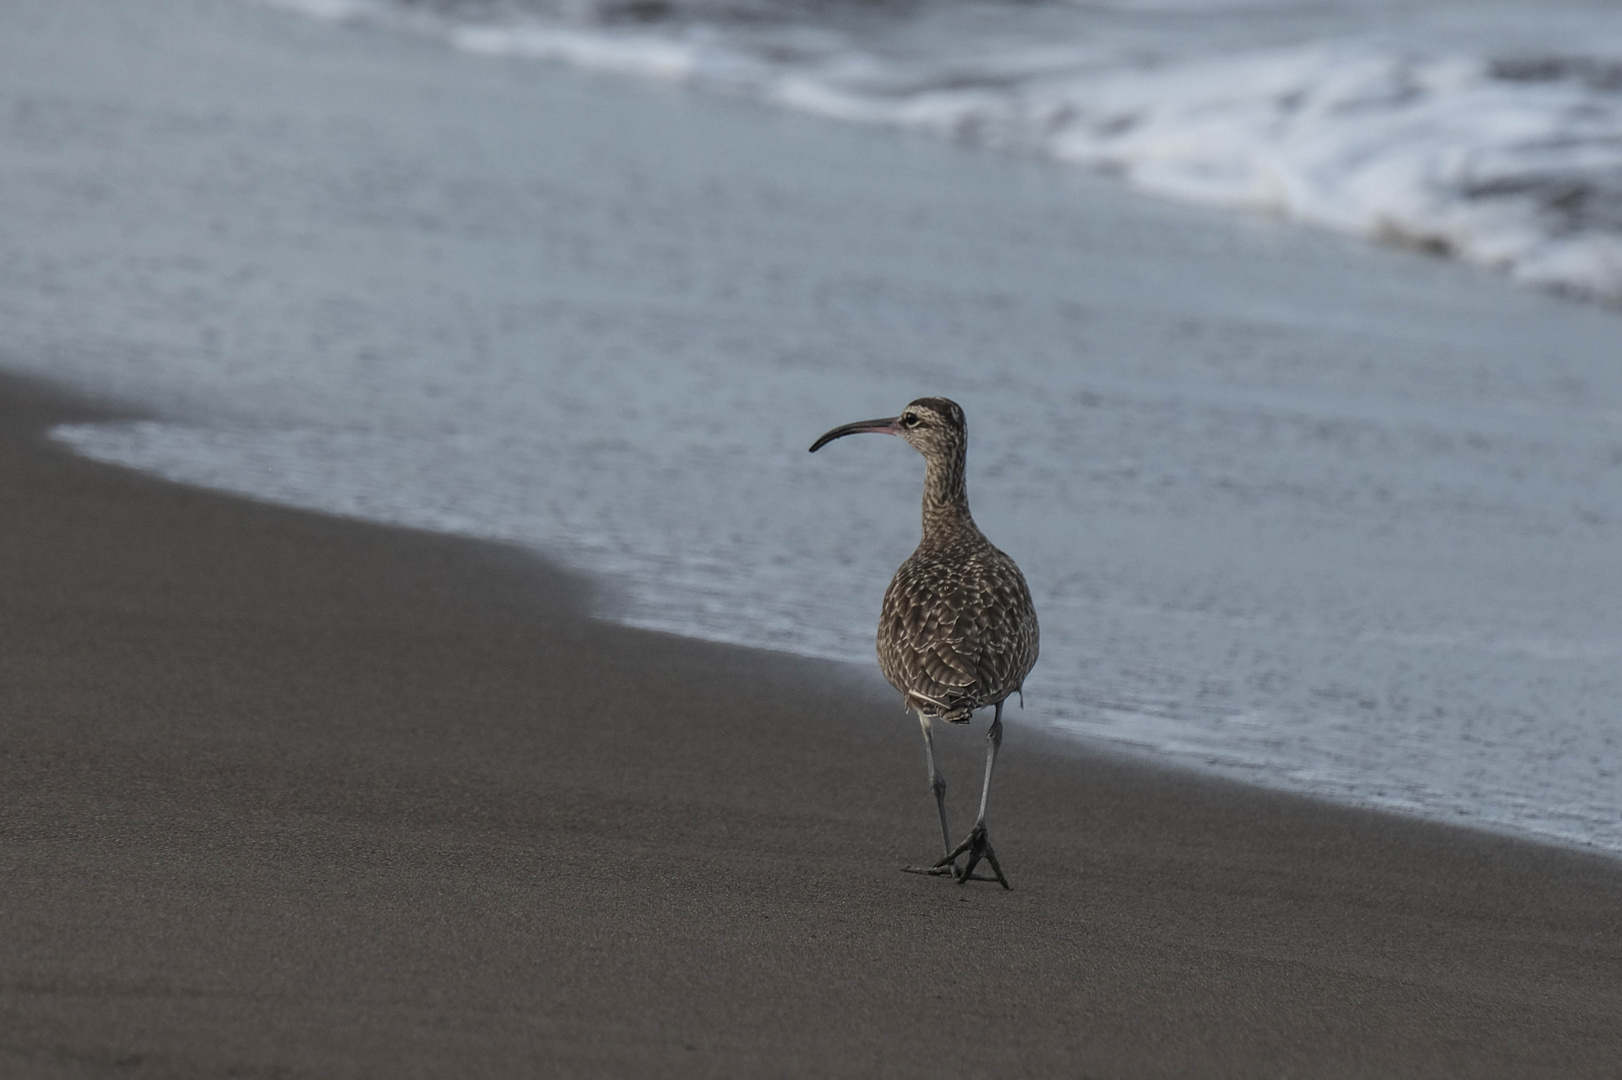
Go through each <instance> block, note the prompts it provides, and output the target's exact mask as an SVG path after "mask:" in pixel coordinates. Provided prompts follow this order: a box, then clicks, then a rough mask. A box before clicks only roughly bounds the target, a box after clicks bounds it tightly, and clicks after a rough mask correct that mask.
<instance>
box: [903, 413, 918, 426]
mask: <svg viewBox="0 0 1622 1080" xmlns="http://www.w3.org/2000/svg"><path fill="white" fill-rule="evenodd" d="M901 426H902V427H917V426H918V414H917V413H908V414H907V415H905V416H903V417H902V418H901Z"/></svg>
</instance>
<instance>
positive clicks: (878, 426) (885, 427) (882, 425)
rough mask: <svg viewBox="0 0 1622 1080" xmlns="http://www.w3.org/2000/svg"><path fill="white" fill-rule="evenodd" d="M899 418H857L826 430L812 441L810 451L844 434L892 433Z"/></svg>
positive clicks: (840, 437) (815, 450)
mask: <svg viewBox="0 0 1622 1080" xmlns="http://www.w3.org/2000/svg"><path fill="white" fill-rule="evenodd" d="M899 419H900V417H898V416H886V417H885V418H884V419H882V420H858V421H856V422H855V423H854V424H846V425H845V426H844V427H836V428H834V429H833V430H832V431H830V432H828V434H826V435H824V436H823V437H822V438H820V439H818V440H817V441H816V442H814V443H812V444H811V452H812V453H813V454H814V453H816V452H817V451H818V450H821V449H822V448H823V447H824V446H827V445H828V444H829V443H831V442H833V441H834V440H835V439H843V438H844V437H845V436H846V435H860V434H862V433H864V432H872V433H874V434H875V435H894V434H895V423H896V421H897V420H899Z"/></svg>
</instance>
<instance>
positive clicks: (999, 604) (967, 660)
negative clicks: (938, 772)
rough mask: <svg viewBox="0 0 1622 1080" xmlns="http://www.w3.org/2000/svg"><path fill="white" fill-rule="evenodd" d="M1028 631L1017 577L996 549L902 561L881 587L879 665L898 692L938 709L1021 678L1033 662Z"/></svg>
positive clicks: (989, 697)
mask: <svg viewBox="0 0 1622 1080" xmlns="http://www.w3.org/2000/svg"><path fill="white" fill-rule="evenodd" d="M991 560H995V563H994V564H993V563H992V562H991ZM920 563H922V561H921V560H920ZM1004 563H1006V564H1007V565H1003V564H1004ZM1035 632H1036V617H1035V613H1034V611H1032V608H1031V601H1030V595H1029V593H1028V591H1027V590H1026V588H1025V582H1024V578H1023V577H1022V576H1020V574H1019V571H1018V569H1017V568H1016V567H1014V566H1013V565H1012V562H1011V560H1008V558H1007V556H1005V555H1002V554H1001V552H997V551H996V550H995V549H991V551H990V552H988V553H987V554H986V555H984V556H983V557H970V558H969V559H966V560H963V561H960V562H947V561H941V562H931V563H922V564H919V563H913V562H912V561H910V560H909V563H908V564H904V565H903V566H902V568H901V570H900V571H899V572H897V574H896V577H895V580H894V581H892V582H891V583H890V588H889V590H888V591H887V592H886V593H885V597H884V615H883V618H882V619H881V620H880V626H879V664H880V667H881V669H882V670H883V671H884V675H885V678H887V679H889V681H890V683H891V685H893V686H895V687H896V688H897V689H898V690H900V691H901V692H902V693H904V694H912V695H917V696H919V697H921V698H923V699H925V700H926V701H929V702H932V703H934V704H936V705H938V706H940V707H942V709H943V711H950V710H955V709H956V708H958V707H960V706H963V705H967V706H968V707H969V708H971V709H972V708H975V707H977V706H979V705H980V704H982V703H984V702H988V701H993V700H1001V699H1002V698H1003V697H1006V696H1007V695H1008V694H1009V693H1011V692H1012V691H1013V690H1015V689H1016V688H1017V687H1018V685H1019V684H1020V683H1021V682H1023V681H1024V677H1025V675H1026V674H1027V673H1028V672H1029V671H1030V667H1031V664H1033V663H1034V662H1035V645H1036V641H1035Z"/></svg>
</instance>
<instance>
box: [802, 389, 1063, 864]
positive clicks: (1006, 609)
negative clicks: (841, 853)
mask: <svg viewBox="0 0 1622 1080" xmlns="http://www.w3.org/2000/svg"><path fill="white" fill-rule="evenodd" d="M863 432H871V433H875V434H881V435H899V436H901V437H902V438H903V439H905V440H907V442H908V443H910V444H911V445H912V448H913V449H914V450H917V451H918V452H919V453H920V454H922V455H923V456H924V462H925V464H926V470H925V474H924V535H923V539H922V540H921V541H919V543H918V550H916V551H914V552H913V553H912V557H911V558H909V559H908V560H907V561H906V562H904V563H902V564H901V569H899V570H897V571H896V573H895V577H894V579H892V580H891V582H890V587H889V588H888V589H886V590H885V592H884V609H883V612H882V613H881V614H880V616H879V634H878V650H879V670H880V671H882V672H884V677H885V678H886V679H888V680H889V681H890V685H891V686H893V687H895V688H896V689H897V690H899V691H901V696H902V707H903V708H904V709H905V710H906V711H908V712H915V713H917V714H918V723H919V726H921V727H922V728H923V731H924V755H925V758H926V759H927V761H928V763H929V787H930V790H932V791H933V792H934V793H935V806H936V809H938V810H939V811H940V817H941V847H942V849H943V850H944V851H945V854H944V855H942V856H941V858H940V859H939V860H938V861H937V862H936V863H935V864H934V865H933V866H928V867H911V866H909V867H906V869H907V870H908V871H909V872H912V873H919V874H951V875H953V876H954V877H955V878H956V879H957V881H958V883H959V884H962V883H963V882H966V881H968V880H970V879H971V878H973V877H974V868H975V867H976V866H977V865H978V864H979V862H980V860H981V858H982V857H983V858H984V859H985V860H986V862H987V863H989V864H990V866H991V870H992V872H993V873H994V874H996V875H997V877H996V881H997V882H998V883H999V884H1001V885H1002V887H1003V888H1005V889H1006V888H1009V884H1008V879H1007V878H1005V877H1004V876H1003V872H1002V867H1001V866H999V865H997V855H996V853H995V852H994V851H993V850H992V848H991V840H990V838H989V837H988V835H987V833H986V801H987V800H988V799H989V798H990V795H991V771H992V769H993V768H995V767H996V764H997V750H998V748H999V747H1001V746H1002V707H1003V702H1004V701H1006V700H1007V699H1008V698H1009V697H1010V696H1012V695H1014V694H1019V695H1020V701H1021V702H1023V701H1024V700H1025V696H1024V686H1025V676H1027V675H1029V674H1030V673H1031V668H1032V667H1034V666H1035V665H1036V653H1037V628H1036V609H1035V608H1034V607H1033V606H1032V605H1031V591H1030V589H1028V588H1027V587H1026V585H1025V576H1024V575H1023V574H1021V573H1020V572H1019V567H1018V566H1015V565H1014V560H1013V559H1010V558H1009V557H1008V556H1007V555H1004V554H1003V553H1002V552H1001V551H998V550H997V549H996V548H995V547H993V546H992V544H991V541H990V540H987V539H986V538H985V534H983V533H982V532H981V531H980V529H979V527H978V526H976V525H975V523H974V518H972V517H971V516H969V495H968V490H967V488H966V487H965V486H964V477H963V465H964V460H965V456H966V454H967V452H968V446H969V434H968V425H967V423H966V422H965V421H964V418H963V410H962V409H961V408H960V407H959V406H958V404H957V402H955V401H949V400H947V399H946V398H939V397H925V398H919V399H918V400H917V401H914V402H913V403H912V404H910V405H908V406H907V407H906V409H904V410H903V411H902V413H901V415H900V416H891V417H887V418H885V419H882V420H861V421H858V422H856V423H854V424H846V425H844V426H843V427H836V428H834V429H833V430H832V431H830V432H828V433H827V434H826V435H824V436H823V437H822V438H820V439H818V440H817V441H816V442H814V443H812V444H811V452H812V453H813V454H814V453H816V452H817V451H818V450H820V449H822V447H824V446H826V445H827V444H828V443H830V442H832V441H833V440H835V439H841V438H844V437H845V436H846V435H856V434H860V433H863ZM986 705H991V706H994V707H995V708H996V710H997V711H996V714H995V716H994V717H993V718H992V721H991V728H990V730H988V731H987V732H986V778H985V783H984V785H983V786H982V787H981V789H980V816H979V818H978V819H977V820H976V821H975V823H974V828H973V829H972V830H970V832H969V835H968V838H967V839H965V840H964V841H963V842H962V843H961V844H958V845H957V846H956V847H953V846H952V833H951V830H950V828H949V827H948V826H947V824H946V778H945V777H943V776H942V775H941V771H940V769H939V768H938V767H937V766H936V764H935V737H934V733H933V731H932V730H931V724H932V723H933V722H934V721H936V720H945V721H947V722H948V723H953V724H966V723H968V722H969V718H970V717H971V716H972V715H973V714H974V711H975V710H976V709H979V708H982V707H984V706H986ZM960 855H966V856H967V857H968V858H967V862H966V863H965V865H964V866H963V868H962V870H959V869H958V868H957V859H958V856H960ZM975 880H979V881H990V880H992V879H991V878H975Z"/></svg>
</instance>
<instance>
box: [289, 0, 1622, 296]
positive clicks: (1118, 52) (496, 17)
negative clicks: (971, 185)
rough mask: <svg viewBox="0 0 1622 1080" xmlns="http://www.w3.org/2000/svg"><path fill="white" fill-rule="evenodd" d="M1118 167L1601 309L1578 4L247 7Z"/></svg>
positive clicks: (1599, 103)
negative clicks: (1442, 258)
mask: <svg viewBox="0 0 1622 1080" xmlns="http://www.w3.org/2000/svg"><path fill="white" fill-rule="evenodd" d="M265 2H270V3H274V4H277V5H281V6H288V7H292V8H295V9H298V10H302V11H305V12H308V13H311V14H315V15H319V16H321V17H323V18H328V19H334V20H343V21H350V22H363V23H370V24H376V25H381V26H388V27H393V28H397V29H406V30H411V31H414V32H418V33H424V34H428V35H432V36H435V37H438V38H440V39H442V40H444V41H447V42H449V43H451V44H453V45H455V46H457V47H459V48H462V49H467V50H469V51H472V52H477V53H483V54H488V55H492V56H522V57H532V58H537V59H545V60H557V61H564V62H567V63H571V64H575V65H578V66H581V67H586V68H592V69H597V70H603V71H611V72H617V73H623V74H631V75H639V76H645V77H651V78H656V79H664V80H675V81H679V82H684V83H690V84H693V85H697V86H701V87H704V88H706V89H709V90H714V91H721V92H726V93H732V94H739V95H744V96H748V97H752V98H755V99H758V100H761V101H766V102H770V103H772V104H775V105H780V106H785V107H788V108H792V109H798V110H802V111H806V112H810V113H814V114H817V115H820V116H827V117H835V118H839V119H843V120H852V121H858V122H863V123H870V124H881V125H889V126H894V127H902V128H912V129H921V130H926V131H930V132H935V133H939V134H942V135H945V136H948V137H951V138H955V139H958V140H962V141H966V142H970V143H974V144H976V145H982V146H987V147H992V148H996V149H1001V150H1005V151H1013V152H1018V153H1027V154H1035V155H1041V156H1043V157H1047V158H1050V159H1053V160H1057V161H1062V162H1066V163H1070V164H1074V165H1078V166H1082V167H1086V168H1090V169H1094V170H1102V171H1107V172H1110V173H1112V174H1116V175H1119V176H1120V177H1121V178H1122V179H1124V180H1125V181H1127V182H1129V183H1131V184H1133V185H1135V186H1137V187H1139V188H1141V189H1143V190H1146V191H1150V192H1153V193H1156V194H1159V195H1164V196H1170V197H1173V198H1177V199H1183V200H1188V201H1194V202H1200V203H1205V204H1209V205H1215V206H1224V207H1233V208H1242V209H1247V210H1250V211H1252V212H1262V213H1269V214H1276V215H1279V216H1282V217H1286V218H1290V219H1294V220H1298V221H1302V222H1306V223H1310V224H1312V225H1315V226H1319V227H1323V228H1328V229H1333V230H1336V231H1340V232H1346V233H1351V234H1354V235H1359V236H1363V237H1367V238H1370V239H1374V240H1379V241H1384V242H1394V243H1401V244H1409V245H1413V246H1416V247H1419V248H1422V249H1424V250H1427V251H1432V252H1436V253H1440V254H1448V255H1452V256H1456V257H1458V258H1461V259H1465V260H1467V261H1469V262H1472V263H1476V264H1478V265H1482V266H1487V267H1493V268H1497V269H1500V270H1502V271H1504V272H1506V273H1508V274H1509V275H1510V276H1511V277H1512V278H1513V279H1515V280H1516V281H1519V282H1522V283H1524V284H1528V285H1532V286H1538V287H1543V288H1550V289H1556V290H1559V291H1562V292H1566V293H1570V294H1573V295H1579V296H1585V297H1591V298H1597V299H1600V300H1604V301H1609V302H1612V303H1622V6H1618V5H1616V4H1614V3H1606V2H1603V0H1547V2H1528V0H1520V2H1514V3H1504V2H1498V3H1493V2H1490V0H1464V2H1459V0H1442V2H1437V3H1429V2H1416V0H1099V2H1095V3H1088V2H1079V0H1078V2H1064V0H1040V2H1034V3H1033V2H1027V0H1003V2H996V0H989V2H962V0H958V2H923V0H265Z"/></svg>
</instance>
